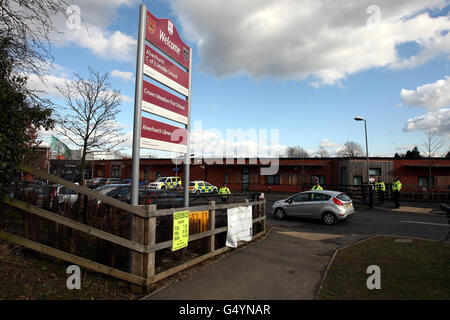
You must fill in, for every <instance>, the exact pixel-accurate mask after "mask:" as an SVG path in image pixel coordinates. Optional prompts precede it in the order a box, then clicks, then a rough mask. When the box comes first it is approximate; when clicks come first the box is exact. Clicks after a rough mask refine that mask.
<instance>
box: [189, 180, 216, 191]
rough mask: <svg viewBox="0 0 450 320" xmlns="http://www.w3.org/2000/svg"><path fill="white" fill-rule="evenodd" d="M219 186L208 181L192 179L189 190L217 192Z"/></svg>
mask: <svg viewBox="0 0 450 320" xmlns="http://www.w3.org/2000/svg"><path fill="white" fill-rule="evenodd" d="M217 190H218V189H217V187H216V186H213V185H211V184H209V183H208V182H206V181H192V182H191V183H190V184H189V192H192V193H216V192H217Z"/></svg>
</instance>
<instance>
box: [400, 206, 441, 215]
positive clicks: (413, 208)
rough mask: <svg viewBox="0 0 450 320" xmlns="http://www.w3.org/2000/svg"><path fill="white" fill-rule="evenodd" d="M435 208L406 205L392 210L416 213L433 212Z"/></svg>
mask: <svg viewBox="0 0 450 320" xmlns="http://www.w3.org/2000/svg"><path fill="white" fill-rule="evenodd" d="M433 210H434V209H432V208H417V207H404V206H401V207H400V208H395V209H392V211H396V212H414V213H431V211H433Z"/></svg>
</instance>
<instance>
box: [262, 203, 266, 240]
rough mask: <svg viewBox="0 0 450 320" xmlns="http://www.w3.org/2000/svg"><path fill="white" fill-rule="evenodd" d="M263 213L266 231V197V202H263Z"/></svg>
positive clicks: (264, 229)
mask: <svg viewBox="0 0 450 320" xmlns="http://www.w3.org/2000/svg"><path fill="white" fill-rule="evenodd" d="M262 214H263V216H264V220H263V231H264V232H265V231H266V217H265V216H266V199H264V202H263V204H262Z"/></svg>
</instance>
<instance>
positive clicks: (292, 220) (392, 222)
mask: <svg viewBox="0 0 450 320" xmlns="http://www.w3.org/2000/svg"><path fill="white" fill-rule="evenodd" d="M273 202H274V200H268V201H267V204H266V217H267V224H268V225H269V226H274V227H283V228H290V229H294V230H296V231H304V232H318V233H332V234H346V235H354V234H358V235H370V234H385V235H398V236H407V237H417V238H425V239H433V240H442V239H444V238H445V237H446V236H447V234H448V232H449V231H450V226H449V224H448V222H447V217H446V216H445V215H438V214H424V213H414V212H398V211H393V210H392V209H390V208H379V209H378V208H375V209H369V208H368V207H357V208H356V212H355V214H354V215H353V217H352V218H351V219H349V220H348V221H340V222H339V223H338V224H337V225H334V226H326V225H324V224H323V223H322V222H321V221H320V220H311V219H304V218H298V217H287V218H286V219H283V220H276V219H275V218H274V217H273V214H272V204H273ZM414 205H415V204H414V203H405V206H414ZM429 206H430V207H434V208H437V207H438V204H437V203H436V204H434V205H433V204H430V205H429Z"/></svg>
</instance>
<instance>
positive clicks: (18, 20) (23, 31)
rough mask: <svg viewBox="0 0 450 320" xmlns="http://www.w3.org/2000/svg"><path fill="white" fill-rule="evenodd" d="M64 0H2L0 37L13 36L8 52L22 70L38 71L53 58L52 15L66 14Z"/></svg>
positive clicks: (53, 28) (0, 2) (0, 6)
mask: <svg viewBox="0 0 450 320" xmlns="http://www.w3.org/2000/svg"><path fill="white" fill-rule="evenodd" d="M66 7H67V2H66V1H64V0H33V1H30V0H0V38H1V39H10V41H11V44H12V46H11V48H9V54H10V56H11V57H13V58H14V60H15V61H16V62H17V63H16V65H15V68H16V70H17V71H21V72H26V73H28V72H32V73H37V74H39V73H40V72H41V70H42V67H43V66H44V65H47V64H48V62H52V61H53V56H52V55H51V53H50V38H49V36H50V34H51V33H52V32H57V30H56V29H55V27H54V25H53V23H52V21H53V20H54V19H53V17H54V16H55V15H56V14H58V13H62V14H64V15H65V12H66Z"/></svg>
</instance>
